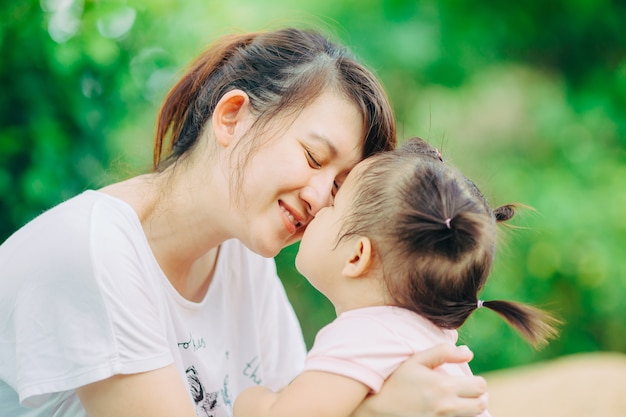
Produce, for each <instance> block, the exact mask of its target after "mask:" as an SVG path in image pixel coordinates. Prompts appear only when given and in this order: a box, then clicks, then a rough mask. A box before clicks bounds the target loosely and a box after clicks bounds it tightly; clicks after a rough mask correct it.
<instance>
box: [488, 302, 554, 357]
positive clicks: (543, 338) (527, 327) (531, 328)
mask: <svg viewBox="0 0 626 417" xmlns="http://www.w3.org/2000/svg"><path fill="white" fill-rule="evenodd" d="M477 307H487V308H489V309H490V310H493V311H495V312H496V313H497V314H498V315H499V316H501V317H502V318H504V320H506V321H507V322H508V323H509V324H510V325H511V326H512V327H513V328H514V329H515V330H517V331H518V332H519V333H520V335H522V337H524V339H526V340H527V341H528V342H529V343H530V344H531V345H532V346H533V347H535V348H541V347H543V346H545V345H546V344H547V343H548V341H549V340H551V339H554V338H555V337H556V336H557V334H558V330H557V328H556V326H557V325H559V324H560V323H561V321H560V320H559V319H557V318H555V317H554V316H552V315H551V314H549V313H547V312H546V311H543V310H540V309H538V308H535V307H531V306H529V305H525V304H521V303H516V302H512V301H502V300H494V301H479V302H478V306H477Z"/></svg>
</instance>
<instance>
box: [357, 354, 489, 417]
mask: <svg viewBox="0 0 626 417" xmlns="http://www.w3.org/2000/svg"><path fill="white" fill-rule="evenodd" d="M472 357H473V354H472V352H471V351H470V350H469V349H468V348H467V347H465V346H459V347H455V346H450V345H439V346H435V347H433V348H430V349H428V350H425V351H423V352H420V353H417V354H415V355H414V356H413V357H411V358H410V359H408V360H407V361H406V362H405V363H403V364H402V365H401V366H400V367H399V368H398V369H396V371H395V372H394V373H393V374H392V375H391V376H390V377H389V379H387V381H386V382H385V383H384V385H383V387H382V389H381V391H380V392H379V393H378V394H376V395H372V396H369V397H367V398H366V400H365V401H364V402H363V403H362V404H361V405H360V406H359V407H358V408H357V410H356V411H355V412H354V414H353V417H474V416H477V415H479V414H480V413H482V412H483V411H485V410H486V409H487V396H486V392H487V383H486V382H485V380H484V379H483V378H481V377H477V376H452V375H446V374H443V373H441V372H436V371H434V368H436V367H438V366H440V365H442V364H443V363H461V362H468V361H469V360H471V359H472Z"/></svg>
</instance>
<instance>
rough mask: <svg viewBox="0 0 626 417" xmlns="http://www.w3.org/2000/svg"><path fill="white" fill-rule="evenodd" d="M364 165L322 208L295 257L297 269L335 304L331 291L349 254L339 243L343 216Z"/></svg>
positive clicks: (356, 168)
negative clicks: (329, 203) (327, 204)
mask: <svg viewBox="0 0 626 417" xmlns="http://www.w3.org/2000/svg"><path fill="white" fill-rule="evenodd" d="M363 164H364V162H361V163H359V164H358V165H357V166H356V167H355V168H354V169H353V170H352V171H351V172H350V174H349V175H348V177H347V178H346V180H345V182H344V183H343V185H342V186H341V188H340V189H339V191H338V192H337V195H336V196H335V198H334V202H333V203H332V204H331V205H330V206H329V207H325V208H323V209H321V210H320V211H319V212H318V213H317V214H316V215H315V218H314V219H313V220H312V221H311V223H309V225H308V226H307V228H306V230H305V232H304V235H303V236H302V240H301V242H300V249H299V251H298V254H297V256H296V268H297V269H298V271H299V272H300V273H301V274H302V275H304V276H305V277H306V278H307V279H308V280H309V282H311V284H312V285H313V286H314V287H315V288H317V290H318V291H320V292H321V293H323V294H324V295H325V296H326V297H327V298H329V299H330V300H331V301H332V289H333V288H334V286H335V285H338V284H339V282H340V280H338V277H340V276H341V273H342V269H343V266H344V265H345V264H346V262H348V260H349V257H350V254H349V252H348V247H349V246H348V245H347V243H348V242H349V241H350V239H343V240H342V241H341V242H340V243H339V244H337V238H338V236H339V231H340V229H341V226H342V225H343V220H344V217H345V216H346V215H347V214H348V212H349V210H350V208H351V203H352V195H353V194H354V190H355V189H356V187H357V186H358V180H357V178H358V176H357V175H355V174H357V173H358V172H359V170H360V169H362V165H363Z"/></svg>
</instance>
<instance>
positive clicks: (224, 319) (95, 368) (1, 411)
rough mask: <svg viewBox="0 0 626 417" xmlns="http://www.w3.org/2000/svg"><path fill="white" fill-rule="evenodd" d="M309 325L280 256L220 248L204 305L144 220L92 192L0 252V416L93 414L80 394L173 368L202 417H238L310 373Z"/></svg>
mask: <svg viewBox="0 0 626 417" xmlns="http://www.w3.org/2000/svg"><path fill="white" fill-rule="evenodd" d="M305 354H306V349H305V345H304V341H303V338H302V332H301V330H300V326H299V324H298V321H297V319H296V316H295V314H294V311H293V309H292V307H291V305H290V304H289V302H288V300H287V297H286V295H285V291H284V288H283V287H282V284H281V282H280V280H279V279H278V277H277V275H276V266H275V263H274V261H273V259H267V258H263V257H261V256H259V255H256V254H254V253H252V252H251V251H250V250H248V249H247V248H246V247H244V246H243V245H242V244H241V243H240V242H239V241H236V240H229V241H226V242H224V243H223V244H222V245H221V247H220V252H219V257H218V261H217V266H216V270H215V275H214V278H213V281H212V282H211V286H210V288H209V291H208V293H207V294H206V296H205V298H204V300H203V301H201V302H199V303H194V302H191V301H188V300H186V299H184V298H183V297H182V296H181V295H180V294H178V292H177V291H176V290H175V289H174V288H173V287H172V286H171V284H170V282H169V281H168V280H167V278H166V277H165V275H164V274H163V272H162V270H161V269H160V267H159V265H158V264H157V261H156V259H155V258H154V256H153V254H152V252H151V250H150V247H149V245H148V242H147V240H146V237H145V235H144V232H143V229H142V227H141V223H140V222H139V219H138V218H137V215H136V213H135V211H134V210H133V209H132V208H131V207H130V206H129V205H127V204H126V203H124V202H123V201H121V200H118V199H116V198H113V197H111V196H108V195H106V194H104V193H100V192H97V191H86V192H85V193H83V194H81V195H79V196H77V197H74V198H72V199H70V200H68V201H66V202H64V203H62V204H60V205H58V206H56V207H54V208H52V209H51V210H48V211H47V212H45V213H43V214H42V215H40V216H39V217H37V218H36V219H34V220H33V221H31V222H30V223H28V224H27V225H26V226H24V227H23V228H22V229H20V230H19V231H17V232H16V233H15V234H14V235H13V236H11V237H10V238H9V239H7V241H6V242H4V243H3V244H2V246H0V416H2V417H4V416H7V417H8V416H10V417H22V416H29V417H35V416H37V417H38V416H46V417H49V416H64V417H66V416H72V417H74V416H86V413H85V411H84V409H83V408H82V406H81V404H80V401H79V400H78V397H77V396H76V392H75V389H76V388H78V387H80V386H83V385H86V384H89V383H92V382H95V381H99V380H102V379H105V378H108V377H110V376H112V375H115V374H128V373H137V372H145V371H149V370H154V369H158V368H161V367H164V366H166V365H169V364H171V363H175V364H176V367H177V368H178V370H179V372H180V375H181V378H183V379H184V380H185V381H186V383H187V384H188V387H189V390H190V395H191V398H192V399H193V401H194V403H195V405H196V413H197V415H198V417H222V416H232V405H233V402H234V399H235V397H236V396H237V395H238V394H239V393H240V392H241V391H242V390H243V389H244V388H247V387H249V386H252V385H254V384H262V385H265V386H268V387H270V388H273V389H278V388H280V387H282V386H284V385H286V384H288V383H289V382H290V381H291V379H293V378H294V377H295V376H296V375H297V374H298V373H299V372H300V371H301V369H302V364H303V361H304V357H305Z"/></svg>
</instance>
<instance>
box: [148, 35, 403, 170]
mask: <svg viewBox="0 0 626 417" xmlns="http://www.w3.org/2000/svg"><path fill="white" fill-rule="evenodd" d="M234 89H241V90H243V91H244V92H245V93H246V94H248V96H249V97H250V105H251V107H252V109H253V111H255V112H256V113H257V116H258V119H257V121H256V126H255V127H256V128H258V129H262V128H263V127H265V126H267V125H268V123H269V121H271V120H272V119H273V118H275V117H277V116H279V115H296V114H297V113H298V112H299V111H301V110H302V109H303V108H304V107H305V106H306V105H307V104H309V103H310V102H312V101H313V100H315V99H316V98H317V97H318V96H319V95H320V94H321V93H322V92H324V91H326V90H327V89H332V90H333V91H336V92H338V93H341V94H343V95H344V96H345V97H346V98H347V99H348V100H350V101H351V102H353V103H354V104H355V106H356V107H357V109H358V110H359V111H360V113H361V116H362V120H363V132H364V136H363V152H362V157H363V158H365V157H368V156H370V155H373V154H375V153H377V152H380V151H385V150H390V149H393V148H394V147H395V144H396V126H395V121H394V116H393V110H392V108H391V105H390V104H389V102H388V99H387V96H386V93H385V91H384V90H383V87H382V86H381V84H380V83H379V82H378V81H377V79H376V77H375V76H374V75H373V74H372V73H371V72H370V71H369V70H367V69H366V68H365V67H364V66H363V65H361V64H360V63H358V62H357V60H356V59H355V58H354V57H353V56H352V55H351V54H350V53H349V52H348V50H347V49H345V48H343V47H340V46H338V45H335V44H334V43H332V42H331V41H329V40H328V39H327V38H326V37H325V36H323V35H322V34H320V33H318V32H315V31H309V30H300V29H295V28H286V29H281V30H277V31H272V32H257V33H247V34H240V35H229V36H224V37H222V38H220V39H218V40H217V41H216V42H215V43H214V44H213V45H212V46H211V47H210V48H209V49H208V50H207V51H206V52H204V53H203V54H202V55H200V56H199V57H198V58H197V59H196V60H195V62H193V63H192V65H191V67H190V68H189V69H188V70H187V72H186V73H185V74H184V75H183V76H182V78H181V79H180V80H179V81H178V83H177V84H176V85H175V86H174V87H173V88H172V89H171V90H170V92H169V93H168V95H167V97H166V98H165V101H164V102H163V104H162V107H161V110H160V113H159V117H158V121H157V130H156V136H155V146H154V158H153V159H154V161H153V162H154V169H155V170H156V171H162V170H163V169H164V168H165V167H167V166H169V165H170V164H172V163H173V162H175V161H176V160H178V158H179V157H180V156H182V155H185V154H186V153H187V151H189V150H190V149H191V148H192V147H193V145H194V144H195V143H196V140H197V139H198V137H199V136H200V134H201V132H202V130H203V128H204V126H205V124H206V122H207V121H208V120H209V119H210V118H211V116H212V115H213V111H214V110H215V106H216V104H217V103H218V101H219V100H220V98H221V97H222V96H223V95H224V94H225V93H227V92H228V91H231V90H234ZM250 146H251V147H252V146H254V144H251V145H250Z"/></svg>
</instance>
